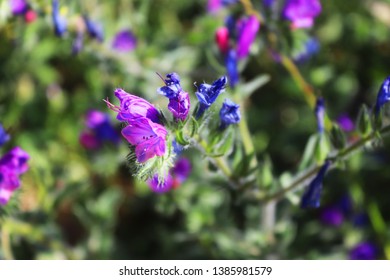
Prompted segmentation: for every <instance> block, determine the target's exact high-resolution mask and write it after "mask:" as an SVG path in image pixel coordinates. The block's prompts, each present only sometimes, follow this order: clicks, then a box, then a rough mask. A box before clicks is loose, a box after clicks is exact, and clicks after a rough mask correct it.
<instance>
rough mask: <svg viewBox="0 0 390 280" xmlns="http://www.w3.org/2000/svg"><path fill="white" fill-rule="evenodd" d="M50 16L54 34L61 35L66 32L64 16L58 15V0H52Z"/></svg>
mask: <svg viewBox="0 0 390 280" xmlns="http://www.w3.org/2000/svg"><path fill="white" fill-rule="evenodd" d="M52 18H53V24H54V31H55V34H56V35H57V36H59V37H62V36H63V35H64V34H65V32H66V29H67V23H66V20H65V18H63V17H62V16H61V15H60V4H59V2H58V0H53V2H52Z"/></svg>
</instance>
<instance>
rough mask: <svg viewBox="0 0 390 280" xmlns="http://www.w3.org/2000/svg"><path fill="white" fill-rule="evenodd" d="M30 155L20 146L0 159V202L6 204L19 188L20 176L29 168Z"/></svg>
mask: <svg viewBox="0 0 390 280" xmlns="http://www.w3.org/2000/svg"><path fill="white" fill-rule="evenodd" d="M29 158H30V156H29V155H28V154H27V153H26V152H25V151H23V150H22V149H21V148H19V147H15V148H13V149H12V150H11V151H9V152H8V153H7V154H5V155H4V156H3V157H2V158H1V159H0V204H1V205H5V204H7V202H8V201H9V199H10V198H11V196H12V194H13V192H14V191H15V190H16V189H17V188H19V186H20V180H19V176H20V175H21V174H22V173H24V172H26V171H27V170H28V165H27V161H28V160H29Z"/></svg>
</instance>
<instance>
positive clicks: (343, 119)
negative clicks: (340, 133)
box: [337, 114, 355, 132]
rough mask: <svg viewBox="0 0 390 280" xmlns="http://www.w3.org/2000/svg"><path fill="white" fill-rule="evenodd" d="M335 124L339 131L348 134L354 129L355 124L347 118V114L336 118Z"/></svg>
mask: <svg viewBox="0 0 390 280" xmlns="http://www.w3.org/2000/svg"><path fill="white" fill-rule="evenodd" d="M337 123H338V124H339V125H340V127H341V129H342V130H344V131H346V132H350V131H353V130H354V129H355V124H354V123H353V121H352V120H351V118H350V117H348V115H347V114H343V115H341V116H340V117H338V118H337Z"/></svg>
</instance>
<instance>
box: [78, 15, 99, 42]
mask: <svg viewBox="0 0 390 280" xmlns="http://www.w3.org/2000/svg"><path fill="white" fill-rule="evenodd" d="M83 19H84V22H85V26H86V27H87V31H88V34H89V36H91V38H92V39H96V40H97V41H99V42H103V41H104V33H103V27H102V25H101V24H100V23H98V22H94V21H92V20H90V18H89V17H88V16H87V15H84V16H83Z"/></svg>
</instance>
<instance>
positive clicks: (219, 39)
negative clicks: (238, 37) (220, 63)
mask: <svg viewBox="0 0 390 280" xmlns="http://www.w3.org/2000/svg"><path fill="white" fill-rule="evenodd" d="M215 42H216V43H217V46H218V48H219V51H220V52H221V53H223V54H226V52H227V51H228V49H229V29H228V28H227V27H225V26H222V27H219V28H218V29H217V31H216V32H215Z"/></svg>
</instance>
